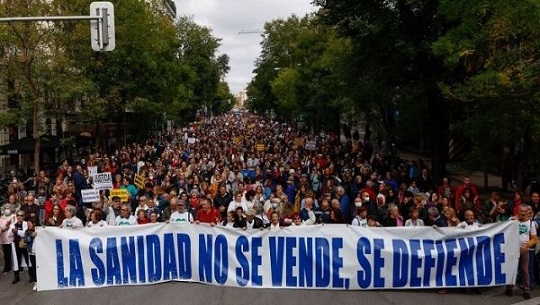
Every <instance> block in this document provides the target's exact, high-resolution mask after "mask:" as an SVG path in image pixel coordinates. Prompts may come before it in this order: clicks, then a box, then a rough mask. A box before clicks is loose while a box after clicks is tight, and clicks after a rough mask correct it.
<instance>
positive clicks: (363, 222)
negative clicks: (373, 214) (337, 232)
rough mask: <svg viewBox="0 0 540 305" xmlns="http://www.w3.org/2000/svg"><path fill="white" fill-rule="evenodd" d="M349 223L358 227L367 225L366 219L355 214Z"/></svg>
mask: <svg viewBox="0 0 540 305" xmlns="http://www.w3.org/2000/svg"><path fill="white" fill-rule="evenodd" d="M351 225H353V226H358V227H367V219H366V218H362V217H360V216H358V215H357V216H356V217H355V218H354V219H353V220H352V221H351Z"/></svg>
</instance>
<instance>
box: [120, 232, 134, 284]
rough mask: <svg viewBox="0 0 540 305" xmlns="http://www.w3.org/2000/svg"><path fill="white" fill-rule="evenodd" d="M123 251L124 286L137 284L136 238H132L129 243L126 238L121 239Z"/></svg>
mask: <svg viewBox="0 0 540 305" xmlns="http://www.w3.org/2000/svg"><path fill="white" fill-rule="evenodd" d="M120 248H121V249H122V271H123V273H122V277H123V282H124V284H127V283H129V281H131V282H132V283H136V282H137V261H136V253H135V237H133V236H130V237H129V242H128V240H127V238H126V237H122V238H121V239H120Z"/></svg>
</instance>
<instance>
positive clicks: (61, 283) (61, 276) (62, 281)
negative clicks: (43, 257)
mask: <svg viewBox="0 0 540 305" xmlns="http://www.w3.org/2000/svg"><path fill="white" fill-rule="evenodd" d="M55 242H56V267H57V269H56V281H57V285H58V287H59V288H64V287H67V286H68V279H67V277H66V276H65V271H64V247H63V246H62V240H61V239H57V240H56V241H55Z"/></svg>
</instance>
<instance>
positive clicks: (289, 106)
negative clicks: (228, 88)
mask: <svg viewBox="0 0 540 305" xmlns="http://www.w3.org/2000/svg"><path fill="white" fill-rule="evenodd" d="M349 50H350V43H349V40H348V39H342V38H338V37H337V36H336V34H335V32H334V31H333V30H332V29H331V28H329V27H327V26H325V25H323V24H321V23H320V22H319V20H318V19H317V18H316V17H315V16H309V15H306V16H304V17H302V18H299V17H297V16H291V17H289V18H288V19H286V20H282V19H278V20H274V21H272V22H269V23H267V24H266V25H265V33H264V35H263V42H262V52H261V55H260V57H259V58H258V59H257V61H256V68H255V72H256V76H255V77H254V79H253V80H252V81H251V83H250V84H249V86H248V96H249V97H250V99H249V107H250V108H251V109H253V110H256V111H258V112H261V113H265V112H269V111H270V110H272V111H273V112H274V113H276V114H277V115H278V116H280V117H281V118H283V119H286V120H298V119H301V120H303V121H304V122H305V123H306V124H307V126H308V127H313V128H315V129H316V130H319V129H324V130H337V129H338V128H339V111H338V109H339V107H340V104H339V98H340V95H339V92H340V90H342V88H341V84H340V81H339V77H337V74H339V70H340V66H339V63H340V60H341V58H342V57H343V56H345V54H347V53H348V52H349Z"/></svg>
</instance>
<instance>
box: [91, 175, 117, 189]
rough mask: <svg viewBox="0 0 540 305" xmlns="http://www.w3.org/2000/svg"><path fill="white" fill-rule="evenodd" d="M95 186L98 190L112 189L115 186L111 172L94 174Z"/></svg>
mask: <svg viewBox="0 0 540 305" xmlns="http://www.w3.org/2000/svg"><path fill="white" fill-rule="evenodd" d="M92 181H93V186H94V189H96V190H110V189H112V188H113V185H112V177H111V173H110V172H104V173H99V174H96V175H93V176H92Z"/></svg>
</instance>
